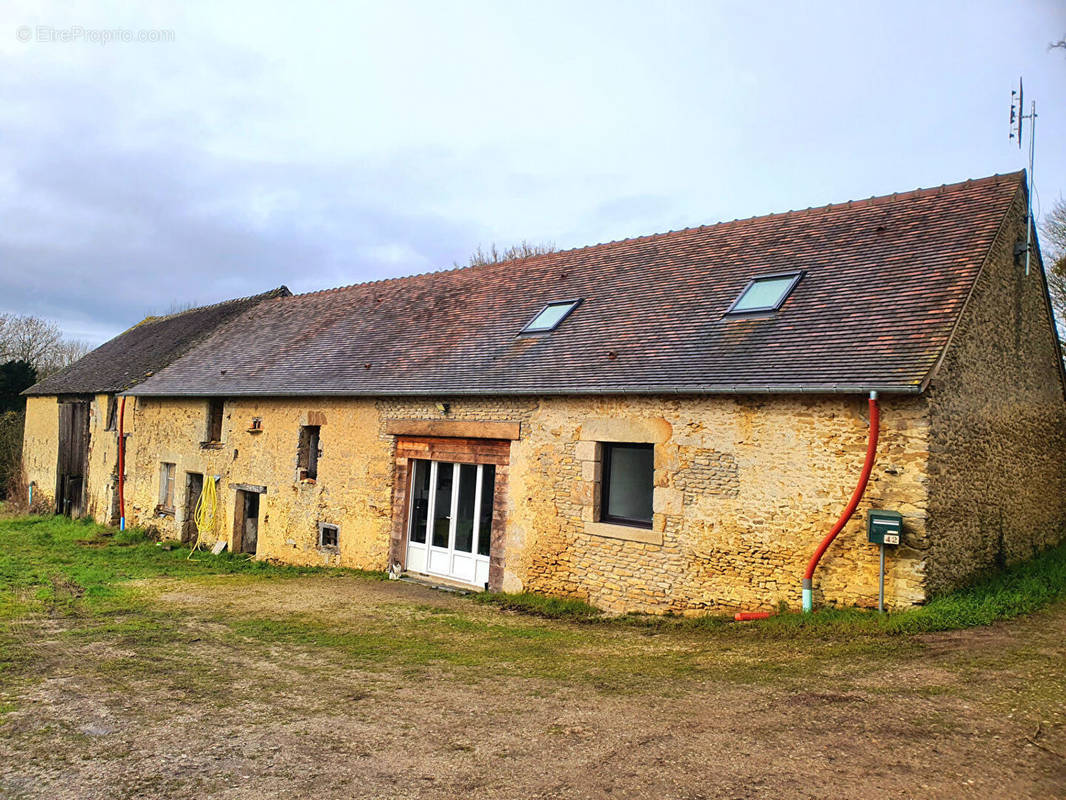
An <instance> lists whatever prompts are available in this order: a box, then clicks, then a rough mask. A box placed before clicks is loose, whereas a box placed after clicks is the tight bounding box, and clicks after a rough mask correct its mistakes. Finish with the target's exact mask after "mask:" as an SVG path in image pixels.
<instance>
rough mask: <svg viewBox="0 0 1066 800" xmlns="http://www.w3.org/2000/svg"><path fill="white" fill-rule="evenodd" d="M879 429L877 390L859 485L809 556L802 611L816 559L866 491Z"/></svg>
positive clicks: (808, 605) (807, 607) (807, 606)
mask: <svg viewBox="0 0 1066 800" xmlns="http://www.w3.org/2000/svg"><path fill="white" fill-rule="evenodd" d="M880 429H881V412H880V410H879V409H878V407H877V392H870V439H869V443H868V444H867V446H866V461H865V463H863V465H862V474H861V475H860V476H859V485H858V486H856V487H855V492H854V494H852V495H851V500H850V501H849V502H848V505H847V508H845V509H844V513H843V514H841V515H840V519H838V520H837V524H836V525H834V526H833V529H832V530H831V531H829V534H828V535H827V536H826V537H825V538H824V539H822V543H821V544H820V545H818V549H817V550H815V551H814V555H813V556H811V560H810V562H809V563H808V564H807V571H806V572H804V573H803V610H804V611H811V610H812V608H813V606H814V597H813V582H812V579H813V578H814V568H815V567H817V566H818V560H819V559H820V558H821V557H822V555H823V554H824V553H825V551H826V549H827V548H828V547H829V545H830V544H832V542H833V540H834V539H835V538H837V534H838V533H840V531H841V530H842V529H843V528H844V525H845V524H847V521H848V520H849V519H851V515H852V514H854V513H855V508H856V507H857V506H858V505H859V500H861V499H862V495H863V492H865V491H866V484H867V483H868V482H869V480H870V473H871V472H872V471H873V468H874V457H875V456H876V455H877V435H878V433H879V432H880Z"/></svg>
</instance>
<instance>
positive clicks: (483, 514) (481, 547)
mask: <svg viewBox="0 0 1066 800" xmlns="http://www.w3.org/2000/svg"><path fill="white" fill-rule="evenodd" d="M495 490H496V467H495V466H494V465H492V464H485V465H483V466H482V467H481V495H480V497H479V498H478V499H479V504H478V505H479V508H478V532H477V552H478V555H479V556H487V555H488V554H489V544H490V543H491V541H492V499H493V497H494V496H495Z"/></svg>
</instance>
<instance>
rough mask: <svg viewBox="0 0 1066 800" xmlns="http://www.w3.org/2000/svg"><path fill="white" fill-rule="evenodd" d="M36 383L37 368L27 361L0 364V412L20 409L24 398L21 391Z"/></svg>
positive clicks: (22, 406)
mask: <svg viewBox="0 0 1066 800" xmlns="http://www.w3.org/2000/svg"><path fill="white" fill-rule="evenodd" d="M35 383H37V370H35V369H34V368H33V365H32V364H30V362H28V361H8V362H6V363H4V364H0V413H3V412H4V411H22V410H23V409H24V408H25V407H26V398H25V397H22V392H23V391H25V390H26V389H29V388H30V387H31V386H33V384H35Z"/></svg>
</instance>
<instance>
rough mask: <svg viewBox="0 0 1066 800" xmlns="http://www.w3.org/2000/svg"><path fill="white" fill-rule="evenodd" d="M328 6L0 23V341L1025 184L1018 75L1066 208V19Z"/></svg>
mask: <svg viewBox="0 0 1066 800" xmlns="http://www.w3.org/2000/svg"><path fill="white" fill-rule="evenodd" d="M335 5H341V4H333V3H323V4H321V5H318V4H315V3H313V2H307V1H306V0H305V1H304V2H300V3H296V4H287V8H285V9H282V10H280V11H273V10H271V11H267V10H264V9H265V7H266V6H265V4H263V3H261V2H247V3H224V2H212V3H204V4H197V3H191V2H182V3H175V4H173V5H167V4H164V3H152V4H150V5H149V4H146V5H145V7H144V8H141V9H137V8H136V7H135V6H134V5H133V4H130V3H116V4H114V5H111V4H109V3H103V2H101V3H90V4H84V5H83V4H78V3H67V2H64V3H55V4H49V3H41V2H34V3H24V4H23V3H19V2H14V3H12V2H10V0H9V1H8V2H7V3H5V4H4V7H3V9H0V90H2V97H3V102H2V103H0V312H14V313H21V314H35V315H38V316H42V317H46V318H49V319H53V320H55V321H57V322H58V323H59V324H60V325H61V326H62V327H63V329H64V330H65V331H66V332H67V333H68V334H69V335H72V336H76V337H80V338H84V339H86V340H88V341H90V342H91V343H93V344H98V343H100V342H102V341H104V340H105V339H107V338H109V337H110V336H112V335H114V334H115V333H117V332H119V331H121V330H122V329H124V328H126V327H128V326H129V325H131V324H133V323H134V322H136V321H138V320H139V319H141V318H142V317H143V316H144V315H145V314H148V313H162V312H165V311H167V310H170V309H172V308H175V307H182V306H186V305H188V304H190V303H193V304H201V303H209V302H215V301H217V300H220V299H224V298H228V297H234V296H241V295H247V294H254V293H257V292H260V291H264V290H266V289H269V288H272V287H275V286H279V285H281V284H286V285H287V286H289V287H290V288H291V289H292V290H293V291H296V292H302V291H310V290H315V289H321V288H327V287H331V286H338V285H343V284H348V283H355V282H359V281H364V280H373V279H376V278H382V277H388V276H395V275H404V274H411V273H416V272H425V271H427V270H433V269H440V268H444V267H450V266H451V265H452V264H453V262H455V261H464V260H465V258H466V256H467V255H468V254H469V253H470V252H471V251H472V250H474V249H475V248H476V247H477V246H478V245H479V244H480V245H487V244H489V243H491V242H496V243H498V244H500V245H508V244H512V243H515V242H518V241H521V240H522V239H528V240H530V241H535V242H542V241H551V242H554V243H555V244H556V245H558V246H560V247H575V246H581V245H585V244H592V243H595V242H600V241H606V240H611V239H617V238H622V237H626V236H633V235H639V234H645V233H654V232H658V231H664V230H670V229H674V228H679V227H685V226H689V225H696V224H704V223H709V222H716V221H719V220H726V219H733V218H736V217H747V216H752V215H755V214H763V213H768V212H773V211H785V210H788V209H792V208H803V207H807V206H811V205H821V204H824V203H827V202H835V201H843V200H848V199H854V198H858V197H867V196H870V195H873V194H884V193H889V192H893V191H903V190H907V189H911V188H914V187H917V186H930V185H939V184H941V183H950V182H953V181H958V180H963V179H966V178H969V177H980V176H983V175H988V174H991V173H993V172H1008V171H1013V170H1016V169H1019V168H1021V167H1022V166H1024V163H1025V159H1024V156H1023V153H1022V152H1020V151H1019V150H1017V149H1016V148H1014V147H1012V146H1011V145H1010V144H1009V143H1008V141H1007V133H1008V124H1007V115H1008V107H1009V98H1010V90H1011V88H1012V87H1013V86H1014V85H1016V83H1017V80H1018V77H1019V75H1024V78H1025V89H1026V96H1027V97H1032V98H1035V99H1036V101H1037V111H1038V113H1039V115H1040V117H1039V122H1038V129H1037V169H1036V187H1037V191H1038V204H1039V207H1040V208H1042V209H1044V210H1047V209H1048V208H1050V206H1051V204H1052V203H1053V202H1054V201H1055V200H1056V199H1057V198H1058V197H1060V196H1062V195H1064V194H1066V51H1063V50H1056V51H1049V50H1048V44H1049V43H1050V42H1051V41H1053V40H1057V39H1061V38H1063V36H1064V35H1066V3H1063V2H1061V0H1028V1H1027V2H1006V0H1001V1H1000V2H974V1H972V0H971V1H970V2H964V3H949V2H929V1H928V0H921V1H920V2H901V1H900V0H891V1H890V2H883V3H877V4H867V3H853V2H840V3H817V2H811V3H792V2H790V3H783V2H782V3H772V2H767V3H735V2H730V3H726V2H721V3H715V2H658V1H657V2H652V1H651V0H646V1H645V2H592V1H591V0H589V1H587V2H586V1H583V0H577V1H576V2H574V1H573V0H571V1H570V2H559V3H557V2H550V1H547V2H546V1H545V0H538V2H535V3H532V2H513V3H508V2H498V1H497V2H484V3H478V2H462V1H461V0H455V1H454V2H392V1H391V0H390V2H376V3H358V4H356V3H351V4H344V5H345V7H344V9H338V8H336V7H335ZM50 30H51V32H50ZM114 30H119V31H122V32H125V34H124V35H127V36H132V37H134V38H136V37H138V36H140V35H141V32H145V33H144V35H145V36H148V37H150V38H160V36H161V37H162V38H164V39H171V41H155V42H151V41H144V42H141V41H128V42H122V41H112V42H109V43H104V42H102V41H100V40H101V39H102V38H104V37H105V36H107V35H108V34H106V33H104V32H105V31H114ZM158 31H162V32H163V33H162V34H157V33H153V32H158ZM65 37H68V38H71V39H73V41H61V39H62V38H65ZM24 40H25V41H24ZM1038 210H1039V209H1038Z"/></svg>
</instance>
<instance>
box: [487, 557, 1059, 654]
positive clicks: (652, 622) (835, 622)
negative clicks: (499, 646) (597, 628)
mask: <svg viewBox="0 0 1066 800" xmlns="http://www.w3.org/2000/svg"><path fill="white" fill-rule="evenodd" d="M472 597H473V598H474V599H475V600H476V601H478V602H480V603H488V604H492V605H495V606H498V607H500V608H504V609H507V610H510V611H518V612H522V613H525V614H530V615H533V616H538V617H546V618H549V619H560V620H571V621H575V622H586V623H596V624H602V625H622V626H626V627H639V628H644V629H645V630H647V631H648V632H649V633H662V632H667V631H672V630H691V631H699V630H703V631H708V632H711V631H714V632H721V633H727V632H728V634H732V633H734V632H738V631H741V630H744V631H748V632H755V633H756V635H758V636H761V637H774V636H779V637H790V638H802V637H811V636H813V637H818V638H832V637H847V636H855V635H876V634H914V633H928V632H933V631H946V630H956V629H960V628H973V627H976V626H979V625H989V624H991V623H993V622H998V621H1001V620H1008V619H1013V618H1015V617H1019V616H1022V615H1024V614H1031V613H1032V612H1034V611H1039V610H1040V609H1042V608H1046V607H1047V606H1049V605H1050V604H1052V603H1054V602H1056V601H1058V600H1062V599H1064V598H1066V542H1064V543H1063V544H1061V545H1059V546H1058V547H1055V548H1052V549H1050V550H1046V551H1045V552H1043V553H1041V554H1039V555H1037V556H1036V557H1035V558H1032V559H1030V560H1029V561H1024V562H1021V563H1019V564H1014V565H1013V566H1011V567H1008V568H1007V569H1006V570H1004V571H1002V572H997V573H994V574H991V575H988V576H986V577H984V578H983V579H981V580H978V581H976V582H975V583H973V584H972V585H971V586H968V587H966V588H963V589H959V590H957V591H954V592H951V593H949V594H945V595H941V596H940V597H936V598H934V599H933V600H931V601H930V602H928V603H927V604H925V605H923V606H919V607H916V608H911V609H906V610H904V611H899V612H895V613H890V614H878V613H877V612H876V611H871V610H866V609H860V608H824V609H819V610H818V611H816V612H815V613H813V614H799V613H790V612H788V611H786V610H784V609H782V610H781V611H780V612H779V613H778V614H775V615H774V616H772V617H770V618H768V619H765V620H756V621H753V622H746V623H743V624H739V625H734V624H732V617H729V616H720V615H701V616H690V617H683V616H675V615H671V614H663V615H649V614H625V615H622V616H616V617H611V616H608V615H606V614H604V613H603V612H602V611H601V610H600V609H597V608H596V607H594V606H591V605H589V604H588V603H585V602H583V601H581V600H575V599H571V598H563V597H550V596H546V595H539V594H532V593H522V594H502V593H499V594H490V593H487V592H486V593H483V594H476V595H472ZM740 635H750V634H747V633H745V634H740Z"/></svg>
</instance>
